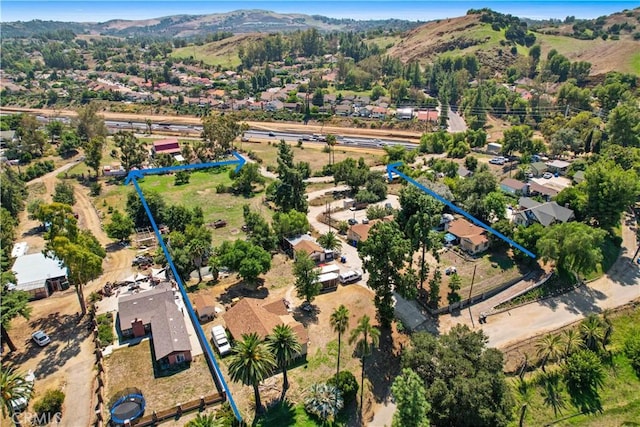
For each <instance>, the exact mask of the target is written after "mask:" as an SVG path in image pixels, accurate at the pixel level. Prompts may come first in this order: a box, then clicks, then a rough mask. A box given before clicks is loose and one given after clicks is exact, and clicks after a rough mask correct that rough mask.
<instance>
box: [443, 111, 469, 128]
mask: <svg viewBox="0 0 640 427" xmlns="http://www.w3.org/2000/svg"><path fill="white" fill-rule="evenodd" d="M447 130H448V131H449V132H451V133H456V132H464V131H466V130H467V124H466V123H465V122H464V119H463V118H462V116H461V115H460V114H458V112H456V111H451V110H449V127H448V129H447Z"/></svg>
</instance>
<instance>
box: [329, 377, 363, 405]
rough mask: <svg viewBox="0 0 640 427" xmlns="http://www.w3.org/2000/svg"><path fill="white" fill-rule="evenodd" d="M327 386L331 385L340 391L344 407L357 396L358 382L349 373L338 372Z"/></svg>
mask: <svg viewBox="0 0 640 427" xmlns="http://www.w3.org/2000/svg"><path fill="white" fill-rule="evenodd" d="M327 384H329V385H333V386H335V387H337V388H338V390H340V393H341V394H342V398H343V399H344V403H345V405H348V404H349V403H351V402H352V401H354V400H355V399H356V395H357V394H358V380H356V377H355V376H354V375H353V374H352V373H351V372H349V371H340V373H339V374H336V375H334V376H333V377H331V379H330V380H329V381H327Z"/></svg>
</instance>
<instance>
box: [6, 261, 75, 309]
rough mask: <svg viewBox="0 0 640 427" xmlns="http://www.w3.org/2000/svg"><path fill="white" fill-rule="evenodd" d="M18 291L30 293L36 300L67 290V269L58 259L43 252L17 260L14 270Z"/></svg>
mask: <svg viewBox="0 0 640 427" xmlns="http://www.w3.org/2000/svg"><path fill="white" fill-rule="evenodd" d="M12 270H13V272H14V273H15V275H16V282H17V283H16V289H17V290H20V291H26V292H29V293H30V294H31V295H32V296H33V297H34V298H46V297H48V296H49V295H50V294H51V292H53V291H56V290H63V289H66V288H67V287H68V286H67V268H66V267H64V266H63V265H62V262H61V261H60V260H58V259H56V258H47V257H46V256H44V254H43V253H42V252H38V253H35V254H29V255H23V256H20V257H18V258H16V261H15V263H14V264H13V268H12Z"/></svg>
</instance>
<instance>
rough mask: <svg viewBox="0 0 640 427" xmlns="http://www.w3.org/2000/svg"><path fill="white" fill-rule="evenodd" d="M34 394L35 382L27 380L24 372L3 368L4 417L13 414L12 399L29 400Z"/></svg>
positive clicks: (0, 384) (0, 379)
mask: <svg viewBox="0 0 640 427" xmlns="http://www.w3.org/2000/svg"><path fill="white" fill-rule="evenodd" d="M32 394H33V382H31V381H27V379H26V378H25V375H24V374H21V373H19V372H16V371H15V369H14V368H4V367H3V368H2V372H0V404H1V405H2V416H3V417H7V416H11V415H13V406H11V401H15V400H18V399H26V400H27V401H29V399H30V398H31V395H32ZM11 418H13V417H11ZM14 423H16V420H14ZM16 425H17V423H16Z"/></svg>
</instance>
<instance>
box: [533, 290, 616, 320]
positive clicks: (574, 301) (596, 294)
mask: <svg viewBox="0 0 640 427" xmlns="http://www.w3.org/2000/svg"><path fill="white" fill-rule="evenodd" d="M606 298H607V296H606V295H605V294H604V293H603V292H600V291H598V290H596V289H592V288H590V287H589V285H584V286H580V287H578V288H576V289H574V290H572V291H570V292H567V293H565V294H562V295H560V296H557V297H554V298H547V299H544V300H541V301H540V304H542V305H545V306H547V307H549V308H550V309H551V310H553V311H556V310H557V309H558V307H559V305H560V304H564V305H565V306H566V307H567V311H569V312H570V313H574V314H582V315H587V314H590V313H599V312H600V311H601V309H600V307H598V301H602V300H604V299H606Z"/></svg>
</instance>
